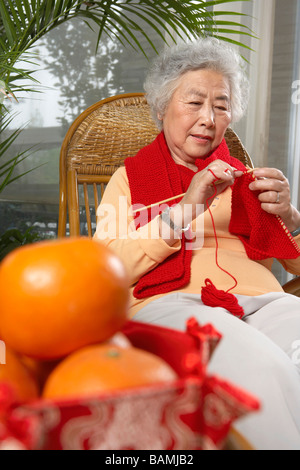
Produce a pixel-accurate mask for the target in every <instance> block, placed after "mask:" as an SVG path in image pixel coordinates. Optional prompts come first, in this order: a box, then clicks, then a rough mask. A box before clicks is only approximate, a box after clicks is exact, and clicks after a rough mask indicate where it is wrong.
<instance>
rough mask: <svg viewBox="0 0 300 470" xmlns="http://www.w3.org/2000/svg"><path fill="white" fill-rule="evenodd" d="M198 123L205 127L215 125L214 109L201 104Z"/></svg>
mask: <svg viewBox="0 0 300 470" xmlns="http://www.w3.org/2000/svg"><path fill="white" fill-rule="evenodd" d="M199 124H200V125H204V126H205V127H212V126H214V125H215V115H214V111H213V109H212V108H211V107H210V106H203V107H202V109H201V111H200V114H199Z"/></svg>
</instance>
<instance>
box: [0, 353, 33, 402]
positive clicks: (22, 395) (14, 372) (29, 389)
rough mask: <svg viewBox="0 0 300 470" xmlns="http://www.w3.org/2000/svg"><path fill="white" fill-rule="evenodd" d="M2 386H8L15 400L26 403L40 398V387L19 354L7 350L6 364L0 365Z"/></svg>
mask: <svg viewBox="0 0 300 470" xmlns="http://www.w3.org/2000/svg"><path fill="white" fill-rule="evenodd" d="M0 384H6V385H8V386H9V387H10V388H11V389H12V392H13V393H14V399H16V401H19V402H26V401H30V400H34V399H37V398H38V397H39V385H38V383H37V380H36V379H35V377H34V375H33V374H32V373H31V371H30V370H29V369H28V368H27V367H26V366H25V364H24V363H23V362H22V360H21V359H20V357H19V356H18V354H16V353H15V352H14V351H11V350H10V349H8V348H6V363H5V364H0Z"/></svg>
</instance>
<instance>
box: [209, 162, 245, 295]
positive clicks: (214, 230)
mask: <svg viewBox="0 0 300 470" xmlns="http://www.w3.org/2000/svg"><path fill="white" fill-rule="evenodd" d="M208 171H210V172H211V174H212V175H213V176H214V178H215V180H214V181H213V183H212V184H213V187H214V190H215V191H214V194H213V195H212V196H210V197H209V198H208V199H207V200H206V205H207V208H208V212H209V215H210V218H211V222H212V226H213V232H214V238H215V242H216V251H215V260H216V265H217V266H218V268H219V269H221V271H223V272H224V273H225V274H227V275H228V276H230V277H231V279H233V281H234V286H233V287H231V288H230V289H228V290H227V291H226V292H230V291H231V290H233V289H234V288H235V287H236V286H237V284H238V282H237V280H236V278H235V277H234V276H233V275H232V274H230V272H228V271H226V269H224V268H222V266H220V264H219V261H218V250H219V244H218V236H217V230H216V226H215V221H214V217H213V214H212V211H211V209H210V207H209V204H208V203H209V201H210V200H211V199H214V198H215V197H216V194H217V187H216V184H215V183H216V181H219V178H217V176H216V175H215V174H214V172H213V171H212V170H211V169H210V168H209V169H208Z"/></svg>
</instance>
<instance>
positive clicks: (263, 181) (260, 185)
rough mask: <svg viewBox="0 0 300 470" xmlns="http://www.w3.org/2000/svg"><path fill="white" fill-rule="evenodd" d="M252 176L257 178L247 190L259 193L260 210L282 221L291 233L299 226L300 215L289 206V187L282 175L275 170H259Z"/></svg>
mask: <svg viewBox="0 0 300 470" xmlns="http://www.w3.org/2000/svg"><path fill="white" fill-rule="evenodd" d="M253 175H254V176H255V177H256V178H257V179H256V180H255V181H253V182H252V183H251V184H250V185H249V188H250V189H251V190H252V191H259V195H258V199H259V201H260V202H261V208H262V209H263V210H264V211H266V212H268V213H270V214H274V215H278V216H280V217H281V219H282V220H283V222H284V224H285V225H286V227H287V228H288V229H289V230H290V231H291V232H293V231H294V230H296V229H297V228H298V227H299V226H300V214H299V212H298V211H297V209H295V208H294V207H293V206H292V204H291V194H290V185H289V182H288V180H287V178H286V177H285V176H284V174H283V173H282V172H281V171H280V170H277V169H276V168H259V169H257V170H255V172H254V173H253Z"/></svg>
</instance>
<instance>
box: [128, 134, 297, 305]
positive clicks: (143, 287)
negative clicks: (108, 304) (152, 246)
mask: <svg viewBox="0 0 300 470" xmlns="http://www.w3.org/2000/svg"><path fill="white" fill-rule="evenodd" d="M217 159H220V160H223V161H225V162H227V163H228V164H229V165H232V166H234V167H235V168H236V169H237V170H242V171H245V166H244V165H243V164H242V163H241V162H240V161H239V160H237V159H235V158H233V157H231V156H230V153H229V150H228V147H227V145H226V141H225V139H224V140H223V142H222V143H221V144H220V146H219V147H218V148H217V149H216V150H215V151H214V152H213V154H212V155H210V156H209V157H208V158H206V159H201V158H199V159H197V160H196V162H195V163H196V165H197V167H198V168H199V171H201V170H203V169H204V168H206V167H207V165H208V164H209V163H211V162H212V161H214V160H217ZM125 167H126V172H127V176H128V181H129V187H130V192H131V202H132V205H133V206H134V205H136V204H142V205H144V206H148V205H150V204H155V203H157V202H159V201H162V200H164V199H167V198H171V197H173V196H176V195H177V194H182V193H184V192H185V191H186V190H187V189H188V186H189V184H190V182H191V180H192V178H193V176H194V175H195V173H194V172H193V171H192V170H189V169H188V168H186V167H184V166H182V165H177V164H176V163H175V162H174V160H173V158H172V157H171V154H170V151H169V149H168V146H167V144H166V141H165V137H164V134H163V133H160V134H159V135H158V137H157V138H156V139H155V140H154V142H152V143H151V144H150V145H148V146H147V147H145V148H143V149H142V150H140V151H139V152H138V153H137V155H136V156H135V157H130V158H127V159H126V160H125ZM250 181H253V176H252V175H246V174H245V175H243V176H242V177H240V178H237V179H236V182H235V184H234V185H233V188H232V215H231V221H230V227H229V230H230V232H231V233H232V234H234V235H236V236H238V237H239V238H240V240H241V241H242V242H243V244H244V246H245V249H246V252H247V255H248V256H249V258H251V259H257V260H258V259H266V258H272V257H274V258H279V259H295V258H297V257H298V256H299V255H300V249H299V247H298V245H297V244H296V243H295V241H294V239H293V237H292V236H291V235H290V233H289V232H288V231H287V229H286V228H285V227H284V226H283V223H282V222H281V220H280V219H279V218H278V217H276V216H273V215H271V214H268V213H266V212H265V211H263V210H262V209H261V207H260V202H259V201H258V199H257V195H255V194H254V193H253V192H252V191H250V189H249V188H248V186H249V183H250ZM176 202H179V200H178V201H176V200H173V201H172V202H170V204H171V205H173V204H176ZM157 213H158V212H157ZM157 213H155V211H154V212H153V210H152V211H150V210H149V211H148V212H147V211H144V213H143V214H144V217H143V220H141V214H140V213H136V228H138V227H139V226H142V225H144V224H146V223H148V222H149V220H150V215H152V217H155V216H156V215H157ZM181 245H182V247H181V250H180V251H178V252H176V253H174V254H173V255H171V256H169V257H168V258H167V259H166V260H165V261H164V262H163V263H160V264H159V265H158V266H157V267H156V268H154V269H153V270H152V271H150V272H148V273H146V274H145V275H144V276H142V277H141V279H140V280H139V281H138V283H137V284H136V286H135V288H134V295H135V297H136V298H146V297H149V296H152V295H155V294H163V293H167V292H171V291H173V290H175V289H180V288H181V287H183V286H185V285H187V284H188V282H189V280H190V264H191V256H192V250H186V248H185V237H184V234H183V236H182V244H181Z"/></svg>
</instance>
